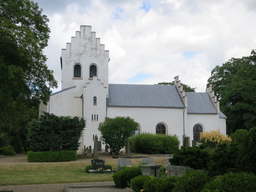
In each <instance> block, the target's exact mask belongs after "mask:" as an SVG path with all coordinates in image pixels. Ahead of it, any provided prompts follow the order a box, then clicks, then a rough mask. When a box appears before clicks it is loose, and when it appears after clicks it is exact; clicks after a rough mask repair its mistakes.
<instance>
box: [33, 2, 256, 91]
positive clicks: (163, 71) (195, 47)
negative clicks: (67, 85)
mask: <svg viewBox="0 0 256 192" xmlns="http://www.w3.org/2000/svg"><path fill="white" fill-rule="evenodd" d="M37 1H39V5H40V1H41V2H42V0H37ZM51 2H52V1H51ZM54 2H56V1H54ZM54 5H56V4H55V3H54ZM144 5H147V7H146V8H145V6H144ZM44 6H45V7H44V10H45V11H46V13H49V15H48V16H49V18H50V24H49V26H50V28H51V31H52V32H51V38H50V41H49V47H48V48H47V49H46V50H45V54H46V55H47V57H48V58H49V60H48V62H47V64H48V66H49V68H50V69H53V70H54V71H55V73H54V75H55V78H56V79H57V80H58V81H59V82H60V80H61V78H60V77H61V70H60V64H59V57H60V56H61V55H60V54H61V49H62V48H65V45H66V43H67V42H70V39H71V36H74V35H75V31H77V30H79V28H80V27H79V26H80V25H91V26H92V29H93V31H96V36H97V37H99V38H101V43H103V44H105V48H106V49H108V50H109V51H110V58H111V60H110V63H109V80H110V83H127V82H128V81H129V79H131V78H132V77H137V75H140V74H142V77H145V79H143V78H135V79H138V82H137V83H151V84H156V83H158V82H163V81H172V80H173V78H174V76H176V75H179V76H180V79H181V81H182V82H183V83H185V84H188V85H190V86H191V87H197V91H205V86H206V83H207V79H208V78H209V77H210V72H211V70H212V69H213V68H214V67H215V66H216V65H222V64H223V63H224V62H226V61H228V60H229V59H230V58H231V57H242V56H246V55H249V54H250V51H251V50H252V49H254V48H256V36H255V33H256V25H253V23H255V21H254V18H256V11H255V10H256V9H255V8H256V4H255V1H253V0H245V1H240V2H239V1H236V0H215V1H204V0H196V1H195V0H182V1H180V0H179V1H178V0H165V1H158V0H155V1H154V0H150V1H149V0H148V1H145V0H144V1H143V0H134V1H113V0H93V1H87V3H84V4H83V1H80V0H79V1H78V0H77V1H75V0H73V1H67V0H66V1H63V4H62V6H61V7H60V8H58V9H57V8H56V10H55V9H53V8H52V7H54V6H52V7H51V5H50V4H48V6H47V5H46V4H45V3H44ZM143 6H144V8H145V9H143V8H142V7H143ZM55 7H56V6H55ZM146 10H147V12H146ZM186 54H190V55H189V57H187V56H186Z"/></svg>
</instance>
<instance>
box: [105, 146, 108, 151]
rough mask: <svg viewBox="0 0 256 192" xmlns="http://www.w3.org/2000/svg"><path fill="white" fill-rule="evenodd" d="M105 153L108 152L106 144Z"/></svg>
mask: <svg viewBox="0 0 256 192" xmlns="http://www.w3.org/2000/svg"><path fill="white" fill-rule="evenodd" d="M105 153H108V146H107V145H105Z"/></svg>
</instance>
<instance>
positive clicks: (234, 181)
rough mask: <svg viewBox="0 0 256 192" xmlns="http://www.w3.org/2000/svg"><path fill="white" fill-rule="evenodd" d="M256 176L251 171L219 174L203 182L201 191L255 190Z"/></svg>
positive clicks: (233, 191) (229, 191)
mask: <svg viewBox="0 0 256 192" xmlns="http://www.w3.org/2000/svg"><path fill="white" fill-rule="evenodd" d="M255 181H256V176H255V175H254V174H252V173H243V172H240V173H232V172H230V173H227V174H225V175H221V176H219V177H218V178H217V179H215V180H213V181H211V182H210V183H207V184H205V186H204V189H203V190H202V192H216V191H225V192H241V191H255V189H256V182H255Z"/></svg>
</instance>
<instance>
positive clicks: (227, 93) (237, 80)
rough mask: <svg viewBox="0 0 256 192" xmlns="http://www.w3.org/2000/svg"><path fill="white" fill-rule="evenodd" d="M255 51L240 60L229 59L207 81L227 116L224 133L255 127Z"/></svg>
mask: <svg viewBox="0 0 256 192" xmlns="http://www.w3.org/2000/svg"><path fill="white" fill-rule="evenodd" d="M255 64H256V52H255V50H252V51H251V55H249V56H247V57H242V58H231V59H230V60H229V61H228V62H226V63H224V64H223V65H222V66H216V67H215V68H214V69H213V70H212V72H211V77H210V78H209V79H208V84H212V86H213V90H214V91H215V93H216V95H217V96H218V98H221V102H220V108H221V110H222V112H223V113H224V114H225V115H226V116H227V127H228V133H232V132H235V131H236V130H237V129H247V130H249V129H250V128H251V127H253V126H255V124H256V65H255Z"/></svg>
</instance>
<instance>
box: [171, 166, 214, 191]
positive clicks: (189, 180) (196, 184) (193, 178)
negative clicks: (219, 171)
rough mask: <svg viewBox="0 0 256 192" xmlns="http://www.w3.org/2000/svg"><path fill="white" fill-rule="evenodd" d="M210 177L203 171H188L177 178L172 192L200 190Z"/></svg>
mask: <svg viewBox="0 0 256 192" xmlns="http://www.w3.org/2000/svg"><path fill="white" fill-rule="evenodd" d="M209 181H211V177H210V176H209V175H208V174H207V173H206V172H204V171H189V172H188V173H186V174H184V175H183V176H182V177H181V178H180V179H179V180H177V182H176V185H175V187H174V188H173V190H172V192H188V191H191V192H192V191H193V192H200V191H201V190H202V189H203V188H204V184H205V183H207V182H209Z"/></svg>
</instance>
